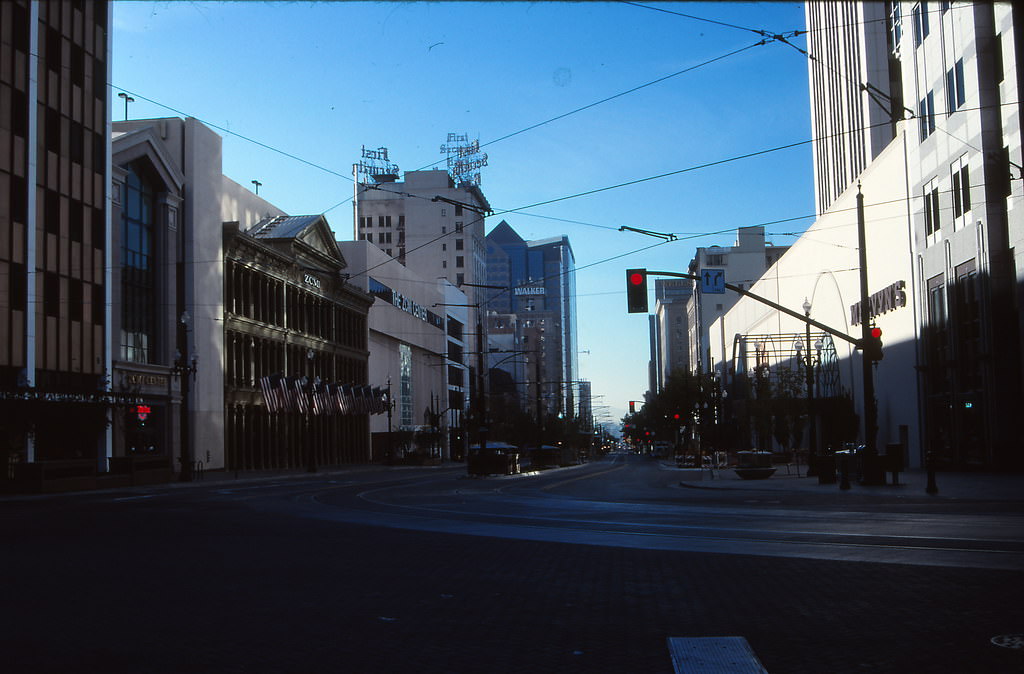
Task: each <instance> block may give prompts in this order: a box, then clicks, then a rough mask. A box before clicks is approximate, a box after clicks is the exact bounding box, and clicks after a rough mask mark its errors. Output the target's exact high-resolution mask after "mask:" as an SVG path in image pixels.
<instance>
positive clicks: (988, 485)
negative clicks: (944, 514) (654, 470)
mask: <svg viewBox="0 0 1024 674" xmlns="http://www.w3.org/2000/svg"><path fill="white" fill-rule="evenodd" d="M662 466H663V467H665V468H666V469H667V470H670V471H678V473H679V485H680V486H682V487H688V488H694V489H733V490H763V491H790V492H798V493H806V494H827V493H833V492H840V491H843V490H841V489H840V480H839V479H838V478H837V479H836V482H835V483H834V484H819V482H818V478H817V477H805V474H806V472H807V466H799V470H798V468H797V466H789V467H788V469H787V466H786V465H785V464H777V465H775V469H776V470H775V473H774V474H773V475H772V476H771V477H769V478H767V479H761V480H744V479H742V478H740V477H739V476H738V475H737V474H736V471H735V470H734V469H732V468H723V469H715V470H714V471H712V470H709V469H707V468H705V469H703V470H699V469H694V468H676V466H675V464H673V463H670V462H667V461H663V462H662ZM798 472H799V475H800V476H799V477H798V476H797V473H798ZM886 482H887V483H886V484H885V485H878V486H865V485H861V484H859V483H858V482H857V481H856V480H855V479H853V477H851V479H850V489H849V490H848V492H849V493H857V494H864V495H868V494H874V495H879V496H882V495H884V496H887V497H893V496H921V497H925V498H934V499H942V500H974V501H1004V502H1021V503H1024V473H964V472H936V473H935V486H936V487H937V488H938V492H937V493H935V494H928V493H927V491H926V487H927V486H928V474H927V472H926V471H924V470H921V469H917V468H914V469H911V470H909V471H907V472H904V473H899V484H898V485H894V484H892V473H886Z"/></svg>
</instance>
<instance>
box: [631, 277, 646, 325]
mask: <svg viewBox="0 0 1024 674" xmlns="http://www.w3.org/2000/svg"><path fill="white" fill-rule="evenodd" d="M626 306H627V307H628V310H629V313H631V314H646V313H647V270H646V269H627V270H626Z"/></svg>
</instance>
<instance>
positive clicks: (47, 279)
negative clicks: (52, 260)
mask: <svg viewBox="0 0 1024 674" xmlns="http://www.w3.org/2000/svg"><path fill="white" fill-rule="evenodd" d="M43 313H44V314H46V315H47V316H59V315H60V277H59V276H57V274H55V273H53V272H52V271H48V272H43Z"/></svg>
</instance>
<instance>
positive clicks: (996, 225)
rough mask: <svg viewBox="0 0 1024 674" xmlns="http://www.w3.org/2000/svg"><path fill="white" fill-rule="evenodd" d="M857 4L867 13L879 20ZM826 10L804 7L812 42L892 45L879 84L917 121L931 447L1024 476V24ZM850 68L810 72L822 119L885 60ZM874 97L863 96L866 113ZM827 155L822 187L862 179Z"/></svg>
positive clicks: (986, 15)
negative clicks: (816, 36)
mask: <svg viewBox="0 0 1024 674" xmlns="http://www.w3.org/2000/svg"><path fill="white" fill-rule="evenodd" d="M856 4H857V5H858V7H861V9H860V10H859V11H865V12H866V11H875V10H877V9H878V8H877V7H875V6H873V4H874V3H856ZM818 10H820V7H819V5H818V4H817V3H810V4H809V5H808V12H807V16H808V29H809V31H810V32H811V33H815V32H820V31H828V32H831V33H834V34H836V35H837V36H842V37H841V38H839V37H837V39H841V40H844V41H846V42H851V43H871V44H873V45H879V44H883V43H884V44H885V45H886V51H887V54H886V58H885V59H884V62H885V63H886V64H887V66H888V70H887V71H886V72H884V73H882V72H879V73H878V74H877V75H876V76H875V78H874V82H876V83H881V82H889V83H891V86H892V91H891V92H890V97H891V99H892V100H893V101H895V102H896V103H899V102H900V101H905V105H902V107H901V110H902V112H901V113H900V117H906V118H908V119H909V118H912V119H913V123H912V126H913V128H912V129H908V131H907V133H906V137H905V144H906V152H907V171H906V175H905V176H904V180H905V181H906V182H907V184H908V186H909V188H908V192H909V196H908V199H907V210H908V212H909V217H910V219H911V222H912V228H911V231H910V233H909V236H910V241H911V245H912V254H913V256H914V280H915V284H914V285H915V288H916V292H915V294H914V295H913V297H912V302H913V305H914V307H915V311H916V313H917V315H918V316H919V320H920V326H921V344H920V353H919V362H918V369H917V371H916V375H915V376H916V381H917V386H918V389H919V399H920V402H921V415H922V429H923V431H922V438H923V444H924V447H925V448H926V451H929V452H932V454H933V456H934V457H935V460H936V463H937V464H938V465H939V466H948V467H956V468H970V467H999V466H1020V465H1021V464H1022V461H1024V452H1022V448H1021V443H1020V440H1019V439H1018V433H1017V432H1016V428H1015V424H1014V423H1013V419H1014V412H1015V410H1017V409H1018V408H1019V405H1020V401H1021V390H1022V388H1024V374H1022V366H1024V365H1022V359H1021V357H1020V353H1021V346H1022V344H1021V337H1022V335H1024V326H1022V323H1021V312H1020V311H1019V309H1018V308H1019V307H1020V306H1021V301H1022V300H1024V294H1022V292H1024V290H1022V288H1024V276H1022V274H1024V272H1022V271H1021V268H1022V264H1024V259H1021V255H1022V248H1021V244H1022V243H1024V241H1022V238H1024V221H1022V220H1021V209H1020V208H1019V207H1018V206H1019V203H1020V199H1021V196H1022V195H1024V188H1022V181H1021V180H1020V178H1021V168H1020V167H1021V166H1022V165H1024V159H1022V156H1021V131H1020V130H1021V111H1020V109H1019V104H1018V101H1019V100H1020V91H1021V87H1022V77H1024V75H1022V71H1021V67H1020V63H1021V62H1022V58H1024V21H1022V17H1021V13H1020V11H1019V10H1017V9H1016V8H1015V7H1014V6H1012V5H1011V4H1009V3H947V2H894V3H885V16H886V22H884V23H883V22H880V21H874V22H863V23H849V22H845V23H840V24H827V25H823V23H822V21H823V15H822V14H821V13H820V11H818ZM871 53H873V54H877V49H873V50H872V52H871ZM853 56H857V58H853V57H851V58H850V59H849V62H848V63H846V64H845V65H844V66H843V67H839V66H838V65H837V68H838V70H837V69H831V68H816V67H815V66H813V65H812V67H811V70H810V74H811V96H812V109H818V108H821V109H822V111H823V114H824V115H826V116H827V115H828V114H830V113H831V114H835V115H837V116H838V115H839V113H840V109H839V108H838V107H836V106H837V104H836V103H835V101H833V100H831V99H830V98H829V97H827V96H824V95H822V92H827V91H830V90H833V89H834V88H835V87H836V86H837V83H838V82H841V81H844V80H848V79H850V78H856V77H857V73H858V72H863V71H865V69H868V70H878V68H879V67H880V64H881V63H882V62H883V59H882V58H881V57H877V58H875V59H874V60H873V61H870V62H869V61H867V60H866V58H865V57H864V56H863V55H856V54H855V55H853ZM879 86H880V85H879ZM867 96H868V92H867V91H862V92H861V99H860V100H861V101H862V103H861V107H864V106H867V105H868V103H867V102H866V97H867ZM893 142H895V141H893ZM823 145H824V141H823V140H820V139H819V140H817V141H816V150H815V158H816V164H815V172H816V180H817V182H819V183H821V182H823V181H826V182H829V183H833V184H836V185H837V186H838V187H837V188H838V189H843V188H842V186H841V183H842V181H843V180H844V179H845V180H846V181H847V182H852V181H854V180H856V179H857V176H856V175H847V174H846V173H844V172H843V170H842V168H841V166H839V165H838V164H837V163H836V161H834V160H827V159H825V158H826V157H827V156H828V153H827V152H823V151H819V149H818V148H820V147H822V146H823ZM818 175H821V176H826V177H825V178H818V177H817V176H818ZM847 188H848V187H847ZM880 367H881V366H880ZM1011 373H1012V374H1011Z"/></svg>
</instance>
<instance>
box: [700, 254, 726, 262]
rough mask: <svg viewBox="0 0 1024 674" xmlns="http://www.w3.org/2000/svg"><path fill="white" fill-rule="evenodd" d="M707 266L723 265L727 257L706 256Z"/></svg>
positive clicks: (719, 255) (718, 255)
mask: <svg viewBox="0 0 1024 674" xmlns="http://www.w3.org/2000/svg"><path fill="white" fill-rule="evenodd" d="M704 262H705V264H709V265H711V264H713V265H723V264H725V256H724V255H721V254H717V255H706V256H705V257H704Z"/></svg>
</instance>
